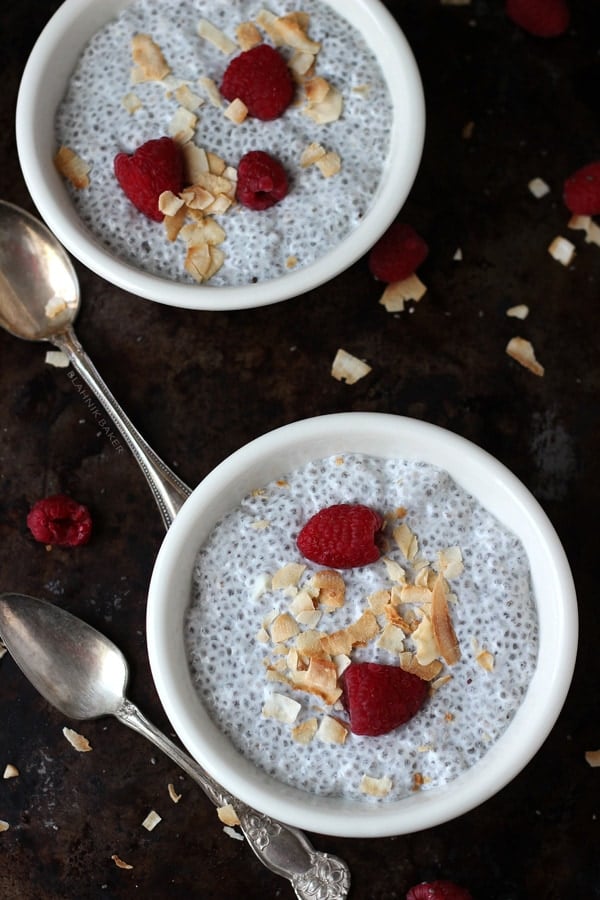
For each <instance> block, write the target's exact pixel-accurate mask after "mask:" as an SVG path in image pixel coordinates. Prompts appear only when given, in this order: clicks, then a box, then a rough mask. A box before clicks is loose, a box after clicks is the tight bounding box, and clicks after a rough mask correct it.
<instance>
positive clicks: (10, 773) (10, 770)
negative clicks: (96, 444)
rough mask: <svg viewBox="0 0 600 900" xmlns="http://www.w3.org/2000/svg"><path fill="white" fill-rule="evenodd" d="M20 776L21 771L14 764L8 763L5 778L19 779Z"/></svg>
mask: <svg viewBox="0 0 600 900" xmlns="http://www.w3.org/2000/svg"><path fill="white" fill-rule="evenodd" d="M18 775H19V770H18V769H17V767H16V766H13V765H12V763H8V764H7V766H6V768H5V769H4V775H3V776H2V777H3V778H17V777H18Z"/></svg>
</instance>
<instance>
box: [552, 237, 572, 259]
mask: <svg viewBox="0 0 600 900" xmlns="http://www.w3.org/2000/svg"><path fill="white" fill-rule="evenodd" d="M548 253H549V254H550V256H551V257H552V258H553V259H555V260H556V261H557V262H559V263H560V264H561V265H563V266H569V265H570V264H571V262H572V261H573V257H574V256H575V245H574V244H572V243H571V241H569V240H568V239H567V238H565V237H561V236H560V235H558V237H555V238H554V240H553V241H552V242H551V243H550V246H549V247H548Z"/></svg>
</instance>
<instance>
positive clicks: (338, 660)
mask: <svg viewBox="0 0 600 900" xmlns="http://www.w3.org/2000/svg"><path fill="white" fill-rule="evenodd" d="M333 662H334V664H335V670H336V672H337V674H338V678H340V677H341V676H342V675H343V674H344V672H345V671H346V669H347V668H348V666H349V665H350V664H351V663H352V660H351V659H350V657H349V656H346V655H345V654H344V653H338V654H337V656H334V657H333Z"/></svg>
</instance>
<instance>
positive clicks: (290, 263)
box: [285, 256, 298, 269]
mask: <svg viewBox="0 0 600 900" xmlns="http://www.w3.org/2000/svg"><path fill="white" fill-rule="evenodd" d="M297 265H298V257H297V256H288V258H287V259H286V261H285V267H286V269H295V268H296V266H297Z"/></svg>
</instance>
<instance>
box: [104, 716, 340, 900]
mask: <svg viewBox="0 0 600 900" xmlns="http://www.w3.org/2000/svg"><path fill="white" fill-rule="evenodd" d="M115 716H116V717H117V719H118V720H119V721H120V722H122V723H123V724H124V725H128V726H129V727H130V728H132V729H133V730H134V731H137V732H139V734H142V735H143V736H144V737H146V738H148V740H150V741H152V743H153V744H155V745H156V746H157V747H158V748H159V750H162V751H163V753H165V754H166V755H167V756H168V757H170V759H172V760H173V762H175V763H177V765H178V766H179V767H180V768H181V769H183V771H184V772H186V773H187V774H188V775H189V776H190V778H193V779H194V781H195V782H197V784H199V785H200V787H201V788H202V790H203V791H204V793H205V794H206V795H207V797H209V798H210V800H212V802H213V803H214V804H215V806H227V805H231V806H232V807H233V808H234V809H235V811H236V814H237V816H238V819H239V821H240V827H241V829H242V831H243V833H244V836H245V838H246V840H247V841H248V843H249V844H250V846H251V847H252V849H253V850H254V852H255V854H256V855H257V856H258V858H259V859H260V861H261V862H262V863H263V864H264V865H265V866H266V867H267V868H268V869H270V870H271V871H272V872H275V874H276V875H281V877H282V878H287V879H288V880H289V881H290V882H291V884H292V887H293V888H294V891H295V893H296V896H297V897H298V898H299V900H344V898H345V897H347V896H348V891H349V889H350V872H349V870H348V867H347V866H346V864H345V863H344V862H343V861H342V860H341V859H339V858H338V857H336V856H330V855H329V854H327V853H320V852H318V851H317V850H315V849H314V848H313V847H312V846H311V844H310V843H309V841H308V840H307V838H306V836H305V835H304V834H303V833H302V832H301V831H299V830H298V829H296V828H291V827H290V826H288V825H284V824H283V823H282V822H278V821H276V820H275V819H271V818H269V816H265V815H263V814H262V813H259V812H258V811H257V810H255V809H252V807H250V806H246V804H245V803H242V802H241V801H240V800H237V799H236V798H235V797H232V796H231V794H228V793H227V792H226V791H224V790H223V788H222V787H221V786H220V785H219V784H217V782H216V781H214V780H213V779H212V778H211V777H210V775H209V774H208V773H207V772H205V771H204V769H203V768H202V767H201V766H200V765H198V763H196V762H195V761H194V760H193V759H192V758H191V757H190V756H188V755H187V753H185V752H184V751H183V750H180V748H179V747H178V746H177V745H176V744H174V743H173V742H172V741H171V740H169V738H168V737H166V735H164V734H163V733H162V732H161V731H159V730H158V729H157V728H156V727H155V726H154V725H153V724H152V723H151V722H149V721H148V719H146V717H145V716H144V715H143V713H142V712H140V710H139V709H138V708H137V706H135V705H134V704H133V703H131V701H129V700H127V699H124V700H123V703H122V704H121V706H120V707H119V709H118V710H117V712H116V713H115Z"/></svg>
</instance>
